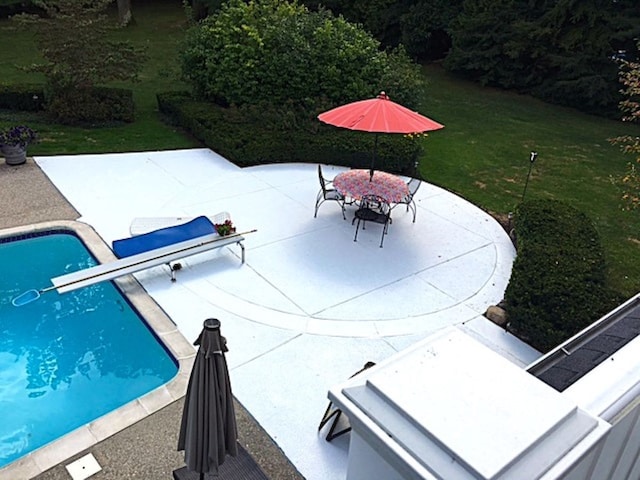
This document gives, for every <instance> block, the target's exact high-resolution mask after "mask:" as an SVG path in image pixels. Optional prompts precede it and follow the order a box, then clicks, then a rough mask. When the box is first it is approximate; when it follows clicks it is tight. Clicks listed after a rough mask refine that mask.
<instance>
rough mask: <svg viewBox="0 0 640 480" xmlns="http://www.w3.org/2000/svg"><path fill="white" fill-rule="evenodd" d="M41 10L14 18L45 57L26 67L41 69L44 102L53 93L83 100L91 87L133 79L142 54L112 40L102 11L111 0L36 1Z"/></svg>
mask: <svg viewBox="0 0 640 480" xmlns="http://www.w3.org/2000/svg"><path fill="white" fill-rule="evenodd" d="M35 3H36V4H37V5H38V6H39V7H41V8H42V9H43V11H44V12H45V15H43V16H38V15H31V14H20V15H16V16H14V17H13V19H14V20H17V21H18V22H20V24H21V25H23V26H24V27H26V28H29V29H30V31H32V32H34V33H35V35H36V41H37V45H38V49H39V50H40V53H41V55H42V58H43V59H44V61H43V62H41V63H36V64H33V65H31V66H28V67H25V69H26V70H28V71H33V72H40V73H42V74H43V75H44V76H45V78H46V81H47V87H48V92H49V95H50V98H49V105H50V106H51V104H52V102H53V104H55V98H56V97H57V96H64V98H65V99H66V100H65V101H74V98H75V99H76V101H77V102H79V104H83V103H84V102H86V101H88V100H89V99H90V98H91V94H90V93H91V90H92V89H93V88H94V87H95V86H96V85H103V84H105V83H107V82H109V81H112V80H129V81H133V80H136V79H137V75H138V73H139V72H140V70H141V69H142V66H143V62H144V60H145V58H146V56H145V53H144V52H143V51H142V50H141V49H138V48H135V47H134V46H132V45H131V43H129V42H126V41H116V40H112V39H111V37H110V33H111V32H112V30H113V29H114V28H116V25H115V24H114V23H113V22H112V21H111V20H110V19H109V18H108V17H107V15H106V14H105V13H104V12H105V10H106V8H107V6H108V5H109V4H110V3H111V0H38V1H36V2H35Z"/></svg>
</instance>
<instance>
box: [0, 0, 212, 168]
mask: <svg viewBox="0 0 640 480" xmlns="http://www.w3.org/2000/svg"><path fill="white" fill-rule="evenodd" d="M112 13H113V16H114V18H115V15H116V13H115V11H114V12H112ZM133 14H134V18H135V20H136V24H135V25H132V26H130V27H128V28H126V29H123V30H122V31H120V32H119V35H122V36H125V37H126V38H128V39H129V40H130V41H132V42H133V43H135V44H137V45H143V46H146V48H147V53H148V55H149V60H148V61H147V63H146V64H145V67H144V69H143V71H142V74H141V75H140V82H138V83H134V84H130V85H125V86H126V87H128V88H131V89H132V90H133V92H134V99H135V102H136V122H135V123H133V124H130V125H122V126H116V127H110V128H100V129H88V128H69V127H60V126H56V125H48V124H46V123H42V121H41V120H40V119H38V118H37V117H36V116H33V115H28V114H25V115H16V114H15V113H14V112H11V113H7V112H0V122H2V123H15V122H16V121H25V122H27V121H28V123H29V125H30V126H32V127H34V128H35V129H36V130H37V131H38V133H39V138H40V142H39V143H37V144H35V145H33V146H32V147H30V148H29V154H31V155H46V154H59V153H70V154H73V153H101V152H123V151H143V150H165V149H173V148H189V147H195V146H201V144H200V143H199V142H198V141H196V140H195V139H193V138H191V137H189V136H188V135H185V134H184V133H183V132H180V131H179V130H177V129H176V128H173V127H171V126H169V125H166V124H164V123H163V122H162V121H161V120H160V117H159V115H158V107H157V104H156V97H155V95H156V92H159V91H167V90H172V89H181V88H185V87H184V85H183V84H182V83H181V82H180V79H179V67H178V61H177V47H178V44H179V42H180V41H181V39H182V38H183V35H184V29H185V25H186V16H185V14H184V10H183V9H182V4H181V2H180V1H179V0H175V1H167V0H164V1H146V2H144V1H141V2H135V4H134V5H133ZM0 45H11V48H2V49H0V74H1V77H0V82H2V83H12V82H20V81H24V82H30V83H34V82H38V81H40V80H42V79H41V78H38V77H37V76H36V75H34V74H30V73H25V72H23V71H21V70H19V69H17V68H16V67H15V65H22V66H24V65H28V64H29V63H31V62H32V61H33V59H34V58H37V55H38V53H37V50H36V48H35V44H34V41H33V38H32V36H31V35H30V34H28V33H25V32H22V31H20V30H17V28H16V24H14V23H13V22H11V21H9V20H0ZM112 85H114V86H121V85H122V84H116V83H114V84H112ZM2 123H0V125H1V124H2Z"/></svg>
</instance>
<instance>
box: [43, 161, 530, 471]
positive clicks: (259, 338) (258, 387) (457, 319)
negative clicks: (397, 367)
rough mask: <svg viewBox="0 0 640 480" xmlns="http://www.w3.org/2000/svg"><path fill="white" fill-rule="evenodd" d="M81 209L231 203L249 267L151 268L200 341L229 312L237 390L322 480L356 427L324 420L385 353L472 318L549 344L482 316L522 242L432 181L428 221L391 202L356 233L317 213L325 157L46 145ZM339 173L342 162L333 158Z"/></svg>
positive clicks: (493, 334) (135, 211) (118, 214)
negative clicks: (337, 391)
mask: <svg viewBox="0 0 640 480" xmlns="http://www.w3.org/2000/svg"><path fill="white" fill-rule="evenodd" d="M35 160H36V162H37V163H38V165H39V166H40V167H41V168H42V170H43V171H44V172H45V173H46V175H47V176H48V177H49V178H50V179H51V181H52V182H53V183H54V184H55V185H56V186H57V188H58V189H59V190H60V191H61V193H62V194H63V195H64V196H65V197H66V198H67V199H68V200H69V202H70V203H71V204H72V205H73V206H74V207H75V208H76V209H77V210H78V211H79V212H80V213H81V215H82V217H81V218H80V220H81V221H84V222H86V223H88V224H90V225H91V226H93V227H94V228H95V229H96V231H97V232H98V233H99V234H100V235H101V236H102V238H103V239H104V240H105V241H106V242H107V243H111V241H113V240H115V239H118V238H123V237H127V236H129V233H128V232H129V225H130V223H131V220H132V219H133V218H134V217H144V216H158V217H166V216H195V215H202V214H215V213H217V212H220V211H228V212H229V213H230V214H231V217H232V219H233V220H234V223H235V224H236V226H237V228H238V230H239V231H244V230H250V229H253V228H256V229H257V230H258V231H257V232H256V233H253V234H250V235H248V236H247V239H246V241H245V245H246V249H247V252H246V264H244V265H241V263H240V260H239V251H238V249H237V248H235V247H229V248H225V249H221V250H220V251H216V252H215V253H206V254H202V255H199V256H197V257H192V258H190V259H187V260H185V261H183V262H181V263H182V264H183V266H184V267H185V268H183V270H181V271H179V272H178V281H177V282H176V283H173V284H172V283H171V282H170V281H169V272H168V269H167V268H166V267H157V268H154V269H151V270H148V271H145V272H143V273H140V274H137V275H136V277H137V278H138V279H139V280H140V282H141V283H142V285H143V286H144V288H145V289H146V290H147V291H148V292H149V294H150V295H151V296H152V297H153V298H154V299H155V300H156V301H157V302H158V303H159V304H160V306H161V307H162V308H163V309H164V310H165V311H166V312H167V313H168V314H169V315H170V317H171V318H172V319H173V320H174V322H175V323H176V324H177V325H178V327H179V329H180V330H181V332H182V333H183V334H184V335H185V337H187V339H189V340H191V341H193V340H194V339H195V338H196V336H197V334H198V333H199V332H200V329H201V326H202V321H203V320H204V319H205V318H208V317H216V318H219V319H220V320H221V322H222V332H223V334H224V335H225V336H226V337H227V339H228V345H229V350H230V351H229V353H228V356H227V358H228V361H229V364H230V368H231V381H232V387H233V391H234V394H235V396H236V398H237V399H238V400H239V401H240V402H241V403H242V404H243V405H244V406H245V407H246V408H247V409H248V410H249V412H251V414H252V415H253V416H254V417H255V418H256V420H257V421H258V422H259V423H260V424H261V425H262V426H263V427H264V428H265V430H266V431H267V432H268V433H269V434H270V435H271V436H272V438H273V439H274V440H275V441H276V442H277V444H278V445H279V446H280V448H281V449H282V450H283V451H284V453H285V454H286V456H287V457H288V458H289V459H290V460H291V461H292V462H293V463H294V465H295V466H296V467H297V468H298V470H299V471H300V473H302V474H303V475H304V476H305V477H306V478H307V479H309V480H334V479H335V480H338V479H343V478H345V472H346V466H347V449H348V437H349V436H348V435H347V436H343V437H340V438H338V439H336V440H334V441H333V442H331V443H328V442H326V441H325V440H324V436H323V435H319V434H318V432H317V425H318V422H319V420H320V418H321V416H322V414H323V412H324V409H325V407H326V404H327V391H328V389H329V387H331V386H332V385H335V384H336V383H339V382H342V381H343V380H345V379H346V378H347V377H349V376H350V375H351V374H352V373H354V372H355V371H357V370H359V369H360V368H361V367H362V366H363V364H364V363H365V362H366V361H369V360H371V361H374V362H380V361H382V360H384V359H386V358H388V357H390V356H391V355H393V354H394V353H396V352H398V351H399V350H402V349H404V348H406V347H408V346H410V345H412V344H413V343H415V342H416V341H418V340H420V339H422V338H424V337H425V336H426V335H428V334H429V333H431V332H434V331H436V330H438V329H441V328H443V327H446V326H449V325H459V326H460V327H461V328H463V329H464V330H465V331H467V332H469V333H471V334H472V335H473V336H474V337H475V338H477V339H479V340H480V341H482V342H483V343H485V344H486V345H488V346H490V347H491V348H492V349H493V350H495V351H497V352H498V353H500V354H502V355H503V356H505V357H506V358H508V359H509V360H511V361H513V362H514V363H515V364H517V365H520V366H523V365H527V364H529V363H530V362H532V361H533V360H534V359H535V358H536V357H537V355H538V354H537V352H535V351H533V350H532V349H530V348H529V347H527V346H526V345H524V344H522V343H521V342H519V341H518V340H517V339H515V338H514V337H512V336H511V335H509V334H507V333H505V332H504V331H503V330H502V329H500V328H498V327H497V326H495V325H494V324H492V323H491V322H489V321H488V320H486V319H485V318H484V317H483V316H482V314H483V313H484V312H485V310H486V309H487V307H488V306H490V305H493V304H496V303H497V302H499V301H500V300H501V299H502V297H503V293H504V289H505V287H506V285H507V282H508V279H509V275H510V271H511V265H512V262H513V259H514V257H515V250H514V248H513V245H512V243H511V241H510V240H509V238H508V236H507V235H506V233H505V232H504V230H503V229H502V227H501V226H500V225H499V224H498V223H497V222H495V221H494V219H493V218H492V217H490V216H489V215H487V214H485V213H484V212H483V211H481V210H480V209H478V208H477V207H475V206H474V205H472V204H470V203H468V202H466V201H465V200H463V199H461V198H460V197H457V196H455V195H453V194H451V193H449V192H447V191H445V190H443V189H440V188H438V187H435V186H433V185H430V184H427V183H424V184H423V185H422V186H421V188H420V189H419V190H418V193H417V194H416V203H417V207H418V213H417V219H416V223H415V224H414V223H412V222H411V214H410V213H405V210H404V209H403V208H402V207H399V208H398V209H397V210H394V212H393V215H392V217H393V224H392V225H391V226H390V227H389V234H388V235H387V237H386V239H385V242H384V248H382V249H381V248H379V247H378V245H379V241H380V228H381V227H380V226H379V225H371V226H370V227H369V228H367V230H365V231H361V232H360V233H359V236H358V242H355V243H354V242H353V234H354V230H355V227H354V226H352V225H351V218H352V216H353V215H352V213H351V212H350V211H349V210H348V211H347V221H344V220H343V219H342V215H341V212H340V208H339V207H338V206H337V205H336V204H334V203H332V202H327V203H325V204H324V205H322V206H321V207H320V210H319V212H318V217H317V218H314V217H313V211H314V202H315V197H316V193H317V191H318V188H319V184H318V178H317V172H316V166H315V165H307V164H279V165H265V166H259V167H252V168H246V169H241V168H238V167H236V166H234V165H233V164H231V163H229V162H228V161H226V160H225V159H223V158H222V157H220V156H219V155H217V154H215V153H214V152H212V151H210V150H208V149H194V150H180V151H163V152H140V153H128V154H104V155H77V156H57V157H36V158H35ZM323 170H324V173H325V176H327V177H329V178H331V177H333V176H335V175H336V174H337V173H338V172H340V171H341V168H338V167H324V169H323Z"/></svg>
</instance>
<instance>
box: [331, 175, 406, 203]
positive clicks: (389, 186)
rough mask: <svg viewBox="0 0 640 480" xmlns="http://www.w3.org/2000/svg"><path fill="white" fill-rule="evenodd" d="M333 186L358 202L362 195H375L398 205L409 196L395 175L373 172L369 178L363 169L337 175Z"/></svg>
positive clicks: (403, 183) (401, 181)
mask: <svg viewBox="0 0 640 480" xmlns="http://www.w3.org/2000/svg"><path fill="white" fill-rule="evenodd" d="M333 186H334V187H335V189H336V190H338V192H340V193H341V194H342V195H344V196H345V197H350V198H353V199H354V200H360V199H361V198H362V196H363V195H377V196H379V197H382V198H384V199H385V200H387V201H388V202H389V203H398V202H401V201H402V199H403V198H404V197H406V196H407V195H408V194H409V188H408V187H407V184H406V183H405V181H404V180H403V179H402V178H400V177H398V176H397V175H393V174H391V173H387V172H380V171H375V172H374V173H373V177H371V176H370V173H369V170H364V169H362V170H360V169H358V170H348V171H346V172H342V173H339V174H338V175H336V177H335V178H334V179H333Z"/></svg>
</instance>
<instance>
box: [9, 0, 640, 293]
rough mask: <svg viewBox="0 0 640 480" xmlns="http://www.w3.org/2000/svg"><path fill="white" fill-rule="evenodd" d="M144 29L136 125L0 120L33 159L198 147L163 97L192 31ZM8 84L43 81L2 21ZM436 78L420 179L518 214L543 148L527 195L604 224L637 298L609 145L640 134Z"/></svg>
mask: <svg viewBox="0 0 640 480" xmlns="http://www.w3.org/2000/svg"><path fill="white" fill-rule="evenodd" d="M133 9H134V10H133V12H134V17H135V18H136V21H137V22H136V24H135V25H134V26H132V27H129V28H127V29H125V30H123V31H122V32H121V34H122V35H126V36H127V37H128V38H129V39H131V40H132V41H133V42H135V43H137V44H141V45H146V46H147V47H148V53H149V55H150V60H149V61H148V62H147V63H146V64H145V68H144V71H143V73H142V75H141V81H140V82H139V83H136V84H133V85H129V87H130V88H132V89H133V91H134V98H135V100H136V106H137V118H136V122H135V123H133V124H130V125H123V126H117V127H110V128H101V129H86V128H68V127H60V126H55V125H48V124H46V123H44V122H43V121H42V119H41V118H39V117H37V116H33V115H28V114H24V115H16V114H15V113H10V112H0V125H2V124H9V123H15V122H28V123H29V125H30V126H33V127H34V128H35V129H36V130H38V132H39V134H40V138H41V141H40V143H38V144H35V145H33V146H32V147H30V149H29V153H30V154H32V155H34V154H35V155H38V154H40V155H43V154H63V153H101V152H121V151H142V150H163V149H173V148H188V147H194V146H199V143H198V142H197V141H195V140H194V139H192V138H190V137H189V136H188V135H186V134H184V133H183V132H181V131H179V130H177V129H175V128H173V127H171V126H168V125H166V124H164V123H163V122H162V121H161V119H160V118H159V115H158V111H157V105H156V101H155V94H156V92H158V91H166V90H171V89H180V88H183V87H184V85H182V84H181V82H180V80H179V77H178V63H177V60H176V51H177V46H178V44H179V42H180V40H181V39H182V36H183V32H184V28H185V15H184V12H183V10H182V6H181V2H179V1H177V0H175V1H168V0H165V1H157V0H156V1H149V0H148V1H147V2H135V3H134V5H133ZM0 44H1V45H11V48H3V49H0V74H1V77H0V78H1V79H2V80H0V81H2V82H6V83H11V82H21V81H26V82H37V81H39V80H41V79H39V78H37V77H35V76H34V75H33V74H27V73H24V72H22V71H20V70H17V69H16V68H14V66H13V65H15V64H18V65H26V64H28V63H30V62H31V61H33V59H34V58H35V57H36V55H37V52H36V50H35V47H34V43H33V39H32V38H31V36H30V35H29V34H27V33H24V32H19V31H17V30H16V29H15V26H14V25H13V24H12V23H11V22H10V21H7V20H0ZM424 73H425V76H426V78H427V79H428V81H429V84H428V86H427V89H426V91H425V97H424V101H423V106H422V108H421V113H423V114H425V115H427V116H429V117H432V118H433V119H435V120H437V121H439V122H441V123H443V124H445V125H446V127H445V128H444V129H443V130H440V131H437V132H433V133H432V134H430V135H429V137H428V138H427V139H426V140H424V142H425V147H426V149H425V150H426V151H425V155H424V158H423V159H422V162H421V167H420V168H421V172H422V175H423V177H424V178H425V179H427V180H429V181H430V182H432V183H435V184H437V185H440V186H442V187H444V188H447V189H449V190H452V191H454V192H457V193H458V194H460V195H461V196H463V197H465V198H466V199H468V200H469V201H471V202H473V203H475V204H477V205H479V206H481V207H482V208H484V209H486V210H490V211H492V212H498V213H507V212H509V211H513V210H514V208H515V207H516V205H517V204H518V203H519V202H520V199H521V196H522V191H523V188H524V182H525V179H526V175H527V171H528V168H529V153H530V152H531V151H536V152H538V159H537V161H536V163H535V165H534V168H533V172H532V176H531V180H530V183H529V187H528V190H527V198H535V197H546V198H556V199H559V200H563V201H566V202H568V203H570V204H571V205H574V206H575V207H577V208H579V209H580V210H582V211H584V212H585V213H586V214H587V215H589V216H590V217H591V218H592V219H593V221H594V222H595V224H596V226H597V228H598V231H599V232H600V234H601V236H602V240H603V243H604V246H605V249H606V251H607V259H608V262H609V265H610V280H611V283H612V285H613V287H614V288H616V289H617V290H619V291H621V292H622V293H624V294H625V295H627V296H631V295H633V294H635V293H637V292H638V291H640V212H627V211H624V210H623V209H622V204H621V202H620V196H621V193H620V191H619V189H618V188H617V187H616V186H615V185H614V183H612V180H611V179H612V178H615V177H618V176H620V175H621V174H622V173H623V171H624V169H625V165H626V164H627V162H629V161H631V160H632V159H631V157H627V156H625V155H622V154H621V153H620V151H619V150H618V148H617V147H613V146H611V145H610V144H609V143H608V141H607V139H608V138H611V137H615V136H618V135H621V134H624V133H631V134H633V135H640V127H638V126H633V125H627V124H623V123H621V122H615V121H609V120H604V119H600V118H597V117H592V116H588V115H584V114H581V113H578V112H576V111H573V110H569V109H565V108H560V107H554V106H551V105H547V104H545V103H542V102H540V101H537V100H535V99H532V98H529V97H526V96H522V95H517V94H514V93H508V92H503V91H499V90H495V89H491V88H483V87H480V86H478V85H475V84H472V83H469V82H464V81H460V80H458V79H455V78H453V77H451V76H449V75H448V74H447V73H446V72H444V71H443V70H442V69H441V68H440V67H439V66H438V65H431V66H427V67H425V68H424Z"/></svg>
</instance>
